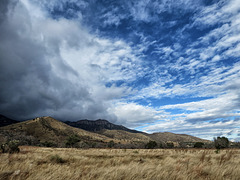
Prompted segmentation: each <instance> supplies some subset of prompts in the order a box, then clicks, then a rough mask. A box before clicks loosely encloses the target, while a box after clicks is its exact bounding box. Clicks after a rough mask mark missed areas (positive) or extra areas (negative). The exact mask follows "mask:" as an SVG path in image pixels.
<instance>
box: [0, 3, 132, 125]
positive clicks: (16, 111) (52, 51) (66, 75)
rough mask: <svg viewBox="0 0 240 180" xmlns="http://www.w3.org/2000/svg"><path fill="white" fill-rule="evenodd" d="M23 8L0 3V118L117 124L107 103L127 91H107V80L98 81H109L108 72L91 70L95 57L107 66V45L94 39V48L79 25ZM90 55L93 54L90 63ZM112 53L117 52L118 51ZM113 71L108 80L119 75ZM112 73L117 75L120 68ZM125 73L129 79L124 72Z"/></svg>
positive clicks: (116, 89)
mask: <svg viewBox="0 0 240 180" xmlns="http://www.w3.org/2000/svg"><path fill="white" fill-rule="evenodd" d="M25 3H26V4H24V3H23V2H21V1H20V2H18V3H16V4H15V5H14V6H12V5H11V6H10V4H7V1H1V4H0V5H1V10H3V11H1V20H2V21H1V24H0V34H1V36H0V73H1V76H0V84H1V90H0V91H1V92H0V102H1V104H0V113H2V114H4V115H6V116H9V117H12V118H15V119H28V118H33V117H36V116H46V115H50V116H54V117H56V118H61V119H64V120H66V118H67V120H78V119H81V118H89V119H96V118H107V119H109V120H112V121H113V120H114V119H116V117H115V116H114V114H112V113H111V112H108V111H107V109H108V107H109V106H111V102H110V101H111V100H112V99H114V98H121V97H122V96H123V95H124V94H125V92H126V90H127V89H126V88H125V87H119V88H117V87H114V86H111V87H108V88H107V87H105V85H104V83H105V82H106V80H104V81H102V80H101V79H102V78H104V77H107V76H108V75H109V73H110V72H109V69H106V68H105V69H104V64H100V65H99V67H100V69H99V70H97V71H96V69H94V67H93V66H92V64H93V63H94V62H93V60H96V57H97V56H99V57H102V61H103V62H104V63H109V61H110V60H109V59H108V58H106V57H105V56H104V55H106V54H109V53H110V52H105V51H103V50H101V49H105V48H104V46H105V44H106V42H107V40H104V39H98V42H97V41H95V40H94V38H95V37H92V36H91V35H90V34H88V32H87V30H86V29H84V28H82V27H81V25H80V24H79V23H77V21H71V20H66V19H60V20H53V19H50V18H47V17H46V16H45V15H44V12H42V11H41V9H38V7H35V6H32V4H30V3H29V2H28V1H26V2H25ZM28 6H30V7H28ZM28 8H30V9H31V11H34V13H30V10H29V9H28ZM108 44H109V45H108V46H110V44H111V43H110V42H108ZM111 46H112V47H113V49H114V47H119V48H120V50H122V49H123V47H126V45H124V44H123V45H122V46H121V47H120V45H119V43H117V44H116V45H115V46H114V45H111ZM99 48H100V49H99ZM120 50H119V51H120ZM67 51H72V52H74V53H76V52H80V53H81V55H79V56H74V55H72V57H70V58H69V57H65V55H64V52H67ZM89 51H90V52H91V53H93V57H92V58H90V57H89ZM94 52H96V53H95V54H94ZM99 52H101V53H100V54H99ZM115 52H116V53H117V52H118V51H116V48H115ZM130 53H131V52H128V54H130ZM69 54H70V53H69ZM119 56H121V54H120V55H119ZM107 57H108V56H107ZM117 57H118V54H116V58H117ZM66 58H67V59H66ZM70 61H71V62H70ZM115 61H116V62H117V61H118V59H116V60H115ZM96 62H98V63H99V61H96ZM122 62H124V61H122ZM130 63H131V62H130ZM110 67H111V66H110ZM112 68H113V69H112V71H113V73H111V75H112V76H111V77H112V78H114V77H115V78H118V77H119V76H121V73H123V72H121V71H117V70H116V69H115V70H114V67H112ZM115 68H120V70H121V66H117V67H115ZM129 72H130V71H129ZM118 73H120V74H119V76H118ZM124 73H126V76H125V78H127V77H128V76H129V75H128V72H124ZM129 77H130V76H129ZM100 91H101V92H100Z"/></svg>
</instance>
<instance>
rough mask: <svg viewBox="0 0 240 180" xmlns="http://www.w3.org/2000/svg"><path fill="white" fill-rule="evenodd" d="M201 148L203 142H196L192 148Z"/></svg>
mask: <svg viewBox="0 0 240 180" xmlns="http://www.w3.org/2000/svg"><path fill="white" fill-rule="evenodd" d="M203 146H204V143H203V142H196V143H195V144H194V146H193V147H194V148H203Z"/></svg>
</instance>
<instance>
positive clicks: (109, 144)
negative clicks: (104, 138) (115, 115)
mask: <svg viewBox="0 0 240 180" xmlns="http://www.w3.org/2000/svg"><path fill="white" fill-rule="evenodd" d="M114 144H115V143H114V141H113V140H111V141H109V142H108V144H107V146H108V147H109V148H112V147H113V146H114Z"/></svg>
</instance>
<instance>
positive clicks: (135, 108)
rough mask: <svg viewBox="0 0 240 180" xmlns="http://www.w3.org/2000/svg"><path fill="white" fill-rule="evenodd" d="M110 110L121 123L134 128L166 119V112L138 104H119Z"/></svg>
mask: <svg viewBox="0 0 240 180" xmlns="http://www.w3.org/2000/svg"><path fill="white" fill-rule="evenodd" d="M109 110H110V111H111V112H113V113H114V114H115V115H116V116H117V118H118V121H119V123H122V124H124V125H126V126H128V127H132V128H134V127H137V126H139V125H142V124H145V123H151V122H154V121H156V120H159V119H162V118H166V113H165V112H164V111H160V110H157V109H154V108H152V107H148V106H142V105H139V104H137V103H126V102H122V103H121V102H119V103H116V104H115V106H114V107H113V108H111V109H109Z"/></svg>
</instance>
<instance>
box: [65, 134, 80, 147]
mask: <svg viewBox="0 0 240 180" xmlns="http://www.w3.org/2000/svg"><path fill="white" fill-rule="evenodd" d="M79 141H80V137H79V136H78V135H77V134H74V135H71V136H69V137H68V138H67V142H66V146H67V147H69V146H70V147H73V146H74V145H75V144H76V143H78V142H79Z"/></svg>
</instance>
